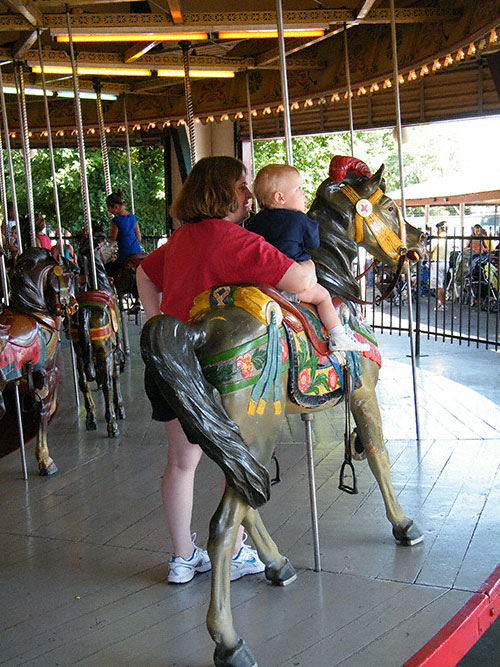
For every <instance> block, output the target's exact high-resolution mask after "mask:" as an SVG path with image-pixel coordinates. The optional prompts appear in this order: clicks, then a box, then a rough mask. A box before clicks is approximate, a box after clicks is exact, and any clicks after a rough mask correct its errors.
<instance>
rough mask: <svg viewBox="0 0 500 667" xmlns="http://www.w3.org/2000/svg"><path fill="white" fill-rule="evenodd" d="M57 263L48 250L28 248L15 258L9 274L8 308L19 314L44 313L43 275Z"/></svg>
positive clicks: (45, 310) (45, 309)
mask: <svg viewBox="0 0 500 667" xmlns="http://www.w3.org/2000/svg"><path fill="white" fill-rule="evenodd" d="M56 264H57V262H56V261H55V259H54V258H53V257H52V254H51V252H50V250H46V249H45V248H28V249H27V250H25V251H24V252H23V253H22V254H21V255H19V257H18V258H17V261H16V264H15V266H14V268H13V269H12V270H11V271H10V273H9V282H10V302H9V308H11V309H12V310H15V311H19V312H28V313H31V312H35V313H46V312H48V311H47V305H46V302H45V294H44V286H45V274H47V273H48V271H49V270H50V269H51V268H53V267H54V266H55V265H56Z"/></svg>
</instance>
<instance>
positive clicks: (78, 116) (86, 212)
mask: <svg viewBox="0 0 500 667" xmlns="http://www.w3.org/2000/svg"><path fill="white" fill-rule="evenodd" d="M66 23H67V25H68V37H69V55H70V58H71V72H72V76H73V91H74V94H75V121H76V130H77V139H78V153H79V156H80V182H81V189H82V203H83V219H84V223H85V227H86V230H87V235H88V238H89V244H90V265H91V267H92V268H91V270H92V287H93V289H97V271H96V268H95V254H94V235H93V232H92V220H91V218H90V200H89V187H88V182H87V162H86V159H85V142H84V138H83V122H82V109H81V106H80V86H79V83H78V70H77V66H76V57H75V50H74V48H73V32H72V30H71V16H70V13H69V7H68V5H66Z"/></svg>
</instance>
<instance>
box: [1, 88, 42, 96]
mask: <svg viewBox="0 0 500 667" xmlns="http://www.w3.org/2000/svg"><path fill="white" fill-rule="evenodd" d="M3 92H4V93H5V94H6V95H17V90H16V88H15V87H14V86H4V87H3ZM52 92H53V91H52V90H47V95H52ZM24 93H25V95H43V90H42V89H41V88H25V89H24Z"/></svg>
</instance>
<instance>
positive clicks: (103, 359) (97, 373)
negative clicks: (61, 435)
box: [71, 229, 125, 438]
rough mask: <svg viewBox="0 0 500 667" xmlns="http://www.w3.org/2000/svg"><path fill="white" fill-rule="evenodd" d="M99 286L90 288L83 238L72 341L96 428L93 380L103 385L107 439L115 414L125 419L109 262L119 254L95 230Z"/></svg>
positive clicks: (89, 424)
mask: <svg viewBox="0 0 500 667" xmlns="http://www.w3.org/2000/svg"><path fill="white" fill-rule="evenodd" d="M94 246H95V248H94V256H95V266H96V275H97V289H95V290H94V289H90V287H91V276H92V273H91V258H90V243H89V240H88V238H84V239H83V240H82V241H81V245H80V249H79V252H78V263H79V265H80V267H81V270H82V275H81V279H80V283H79V290H78V293H77V295H76V298H77V300H78V305H79V309H78V313H77V314H76V315H75V316H74V317H73V318H72V319H71V339H72V341H73V345H74V348H75V353H76V358H77V371H78V384H79V387H80V390H81V391H82V393H83V396H84V402H85V410H86V412H87V414H86V418H85V426H86V428H87V430H88V431H93V430H95V429H96V428H97V421H96V406H95V402H94V399H93V397H92V393H91V390H90V385H89V382H91V381H93V380H96V382H97V384H98V385H99V387H100V388H101V389H102V393H103V396H104V403H105V419H106V423H107V429H108V437H110V438H114V437H116V436H117V435H119V429H118V423H117V417H118V418H119V419H125V409H124V407H123V398H122V395H121V391H120V372H121V371H123V369H124V366H125V355H124V354H123V351H122V348H121V317H120V309H119V303H118V298H117V294H116V290H115V289H114V287H113V286H112V284H111V283H110V281H109V279H108V275H107V273H106V269H105V263H106V262H108V261H112V259H113V258H114V257H116V242H115V241H109V240H108V238H107V236H106V235H105V233H104V232H103V231H102V230H100V229H97V230H96V231H95V232H94Z"/></svg>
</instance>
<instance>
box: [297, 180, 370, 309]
mask: <svg viewBox="0 0 500 667" xmlns="http://www.w3.org/2000/svg"><path fill="white" fill-rule="evenodd" d="M366 180H367V177H366V176H364V175H362V174H361V173H359V171H358V170H356V171H353V170H351V169H350V170H348V171H347V172H346V173H345V175H344V178H343V180H342V181H341V182H337V181H335V180H333V179H332V178H327V179H325V180H324V181H323V183H321V185H320V186H319V188H318V190H317V192H316V197H315V199H314V201H313V203H312V205H311V208H310V209H309V211H308V213H307V215H308V216H309V217H310V218H313V219H314V220H316V221H317V222H318V225H319V235H320V246H319V248H317V249H315V250H311V251H310V252H311V256H312V258H313V261H314V263H315V265H316V272H317V275H318V282H319V283H320V284H321V285H323V286H324V287H326V289H327V290H328V291H329V292H330V294H331V295H332V296H340V297H341V298H342V299H343V300H344V301H345V300H346V299H348V298H349V296H351V297H354V298H359V296H360V289H359V283H358V281H357V280H356V279H355V277H354V275H353V273H352V262H353V260H354V258H355V257H356V255H357V244H356V243H355V241H354V240H352V239H350V238H349V237H348V231H349V228H350V227H351V225H352V222H353V216H354V207H353V204H351V202H349V201H348V200H347V198H346V197H345V196H344V195H343V194H342V193H341V191H340V190H341V184H342V183H348V184H349V185H351V186H352V187H353V188H354V189H356V188H357V186H359V185H360V184H362V183H364V182H365V181H366Z"/></svg>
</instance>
